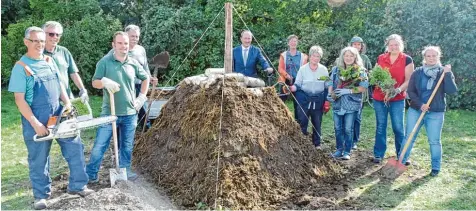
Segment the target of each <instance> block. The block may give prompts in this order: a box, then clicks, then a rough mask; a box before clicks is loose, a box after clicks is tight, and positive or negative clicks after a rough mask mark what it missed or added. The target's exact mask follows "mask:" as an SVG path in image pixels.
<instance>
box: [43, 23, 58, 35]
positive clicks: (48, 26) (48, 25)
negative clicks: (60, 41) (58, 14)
mask: <svg viewBox="0 0 476 211" xmlns="http://www.w3.org/2000/svg"><path fill="white" fill-rule="evenodd" d="M42 28H43V30H44V31H46V29H47V28H56V29H58V30H60V31H61V32H60V34H61V33H63V26H62V25H61V24H60V23H59V22H56V21H47V22H46V23H45V24H43V27H42Z"/></svg>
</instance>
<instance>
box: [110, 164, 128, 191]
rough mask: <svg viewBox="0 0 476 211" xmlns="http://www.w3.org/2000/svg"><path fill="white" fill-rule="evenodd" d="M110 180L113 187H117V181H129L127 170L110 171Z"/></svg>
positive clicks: (116, 169) (115, 169)
mask: <svg viewBox="0 0 476 211" xmlns="http://www.w3.org/2000/svg"><path fill="white" fill-rule="evenodd" d="M109 179H110V180H111V187H113V186H114V185H116V181H118V180H123V181H127V171H126V168H114V169H109Z"/></svg>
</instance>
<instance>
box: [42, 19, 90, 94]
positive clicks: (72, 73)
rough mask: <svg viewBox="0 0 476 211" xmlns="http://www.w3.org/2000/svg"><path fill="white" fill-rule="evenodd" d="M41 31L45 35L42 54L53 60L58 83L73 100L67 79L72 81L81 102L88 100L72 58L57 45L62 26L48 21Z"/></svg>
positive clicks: (63, 48)
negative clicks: (56, 68)
mask: <svg viewBox="0 0 476 211" xmlns="http://www.w3.org/2000/svg"><path fill="white" fill-rule="evenodd" d="M43 31H45V34H46V43H45V50H44V52H43V53H44V54H45V55H48V56H50V57H52V58H53V60H54V62H55V64H56V65H57V66H58V68H59V72H58V73H59V74H58V75H59V77H60V81H61V82H62V83H63V86H64V87H65V89H66V92H67V94H68V97H70V98H73V94H72V92H71V87H70V86H69V77H71V79H72V80H73V82H74V84H75V85H76V87H78V89H79V97H80V98H81V101H82V102H84V101H87V100H89V96H88V92H87V90H86V89H85V88H84V85H83V81H82V80H81V77H80V76H79V74H78V72H79V71H78V67H77V66H76V63H75V62H74V59H73V56H72V55H71V53H70V52H69V50H68V49H67V48H65V47H63V46H60V45H58V43H59V42H60V39H61V36H62V34H63V26H61V24H60V23H58V22H56V21H48V22H46V23H45V24H44V25H43Z"/></svg>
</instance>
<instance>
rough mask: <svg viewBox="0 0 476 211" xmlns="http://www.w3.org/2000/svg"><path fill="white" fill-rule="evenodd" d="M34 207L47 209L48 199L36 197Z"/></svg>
mask: <svg viewBox="0 0 476 211" xmlns="http://www.w3.org/2000/svg"><path fill="white" fill-rule="evenodd" d="M33 208H34V209H35V210H43V209H46V199H35V203H34V204H33Z"/></svg>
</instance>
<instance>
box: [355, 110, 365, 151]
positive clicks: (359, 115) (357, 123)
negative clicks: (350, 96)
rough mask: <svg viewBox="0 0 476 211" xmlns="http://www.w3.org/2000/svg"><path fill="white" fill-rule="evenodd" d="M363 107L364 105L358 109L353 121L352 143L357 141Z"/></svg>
mask: <svg viewBox="0 0 476 211" xmlns="http://www.w3.org/2000/svg"><path fill="white" fill-rule="evenodd" d="M363 109H364V107H363V106H362V108H360V110H359V111H358V112H357V115H356V117H355V121H354V134H353V135H354V136H353V144H356V143H357V142H359V138H360V125H361V122H362V110H363Z"/></svg>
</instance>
